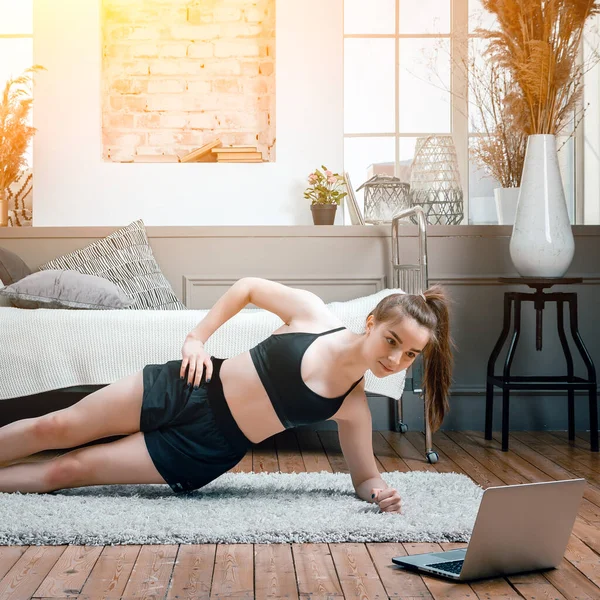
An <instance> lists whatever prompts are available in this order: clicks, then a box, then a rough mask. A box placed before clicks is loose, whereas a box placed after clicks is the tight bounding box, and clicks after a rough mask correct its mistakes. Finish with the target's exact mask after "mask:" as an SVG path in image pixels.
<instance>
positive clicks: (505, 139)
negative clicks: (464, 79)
mask: <svg viewBox="0 0 600 600" xmlns="http://www.w3.org/2000/svg"><path fill="white" fill-rule="evenodd" d="M468 82H469V91H470V92H471V96H472V102H471V104H470V107H469V110H470V114H472V111H476V113H477V114H478V116H479V119H478V120H477V121H475V119H473V122H474V125H473V127H474V129H475V130H476V131H478V133H480V134H481V135H480V136H478V137H476V138H474V139H473V142H472V145H471V149H470V150H471V155H472V156H473V159H474V160H475V162H476V163H477V164H478V165H479V166H480V167H482V168H483V169H484V170H485V171H487V172H488V174H489V175H491V176H492V177H493V178H494V179H496V180H497V181H498V182H499V183H500V185H501V186H502V187H504V188H509V187H519V186H520V185H521V173H522V171H523V163H524V161H525V150H526V149H527V134H526V133H525V130H524V129H523V126H522V122H521V118H520V115H521V114H522V113H521V112H520V108H519V105H520V104H521V103H522V96H521V95H520V94H519V92H518V90H517V91H516V90H515V86H514V84H513V81H512V78H511V75H510V73H509V72H508V71H507V70H506V69H504V68H502V67H500V66H499V65H497V64H495V63H493V62H491V61H483V65H482V66H480V65H479V64H478V62H477V60H476V59H475V58H471V59H470V60H469V65H468Z"/></svg>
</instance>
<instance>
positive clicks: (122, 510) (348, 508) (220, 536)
mask: <svg viewBox="0 0 600 600" xmlns="http://www.w3.org/2000/svg"><path fill="white" fill-rule="evenodd" d="M382 478H383V479H384V480H385V481H386V482H387V484H388V485H389V486H391V487H394V488H396V489H397V490H398V492H399V493H400V495H401V497H402V502H403V505H402V514H394V513H385V512H381V511H380V510H379V507H378V506H377V505H376V504H372V503H368V502H365V501H363V500H361V499H360V498H358V497H357V496H356V495H355V493H354V488H353V487H352V482H351V479H350V475H348V474H345V473H327V472H326V471H321V472H320V473H226V474H224V475H221V477H219V478H218V479H216V480H215V481H212V482H211V483H209V484H208V485H206V486H205V487H203V488H201V489H199V490H196V491H194V492H192V493H190V494H188V495H175V494H174V493H173V492H172V491H171V489H170V488H169V487H168V486H167V485H164V484H163V485H156V484H150V485H113V486H104V485H103V486H91V487H84V488H76V489H65V490H59V491H56V492H53V493H50V494H20V493H18V492H17V493H12V494H8V493H0V545H26V544H32V545H59V544H77V545H92V546H94V545H112V544H202V543H212V544H214V543H227V544H239V543H256V544H269V543H290V542H296V543H303V542H465V541H468V540H469V537H470V535H471V531H472V529H473V525H474V523H475V516H476V514H477V510H478V508H479V504H480V501H481V496H482V494H483V489H482V488H480V487H479V486H478V485H477V484H475V483H473V482H472V481H471V480H470V479H469V478H468V477H466V476H465V475H461V474H457V473H431V472H417V471H413V472H410V473H401V472H398V471H393V472H387V473H383V474H382Z"/></svg>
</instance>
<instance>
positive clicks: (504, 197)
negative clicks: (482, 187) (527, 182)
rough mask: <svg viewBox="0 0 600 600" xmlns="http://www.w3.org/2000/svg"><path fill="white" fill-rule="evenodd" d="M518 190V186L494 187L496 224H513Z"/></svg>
mask: <svg viewBox="0 0 600 600" xmlns="http://www.w3.org/2000/svg"><path fill="white" fill-rule="evenodd" d="M520 190H521V188H518V187H512V188H495V189H494V199H495V200H496V214H497V215H498V225H514V222H515V215H516V213H517V201H518V200H519V191H520Z"/></svg>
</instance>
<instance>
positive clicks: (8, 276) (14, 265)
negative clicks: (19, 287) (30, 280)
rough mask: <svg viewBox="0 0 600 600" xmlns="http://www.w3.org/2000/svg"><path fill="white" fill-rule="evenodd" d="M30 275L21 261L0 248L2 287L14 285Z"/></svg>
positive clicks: (28, 269)
mask: <svg viewBox="0 0 600 600" xmlns="http://www.w3.org/2000/svg"><path fill="white" fill-rule="evenodd" d="M30 274H31V269H30V268H29V267H28V266H27V265H26V264H25V262H24V261H23V259H21V258H20V257H19V256H17V255H16V254H15V253H14V252H11V251H10V250H7V249H6V248H0V279H1V280H2V283H4V285H10V284H11V283H16V282H17V281H19V279H23V277H27V275H30Z"/></svg>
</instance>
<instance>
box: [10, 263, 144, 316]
mask: <svg viewBox="0 0 600 600" xmlns="http://www.w3.org/2000/svg"><path fill="white" fill-rule="evenodd" d="M0 296H6V297H8V298H9V299H10V301H11V303H12V305H13V306H16V307H17V308H83V309H94V310H109V309H119V308H127V307H128V306H130V305H131V304H132V303H133V299H132V298H129V297H128V296H127V294H125V292H123V291H122V290H121V289H119V288H118V287H117V286H116V285H115V284H114V283H111V282H110V281H108V280H107V279H103V278H102V277H96V276H95V275H84V274H83V273H78V272H77V271H57V270H48V271H39V272H37V273H32V274H31V275H28V276H27V277H24V278H23V279H21V280H19V281H17V282H16V283H13V284H12V285H8V286H6V287H4V288H2V289H0Z"/></svg>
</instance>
